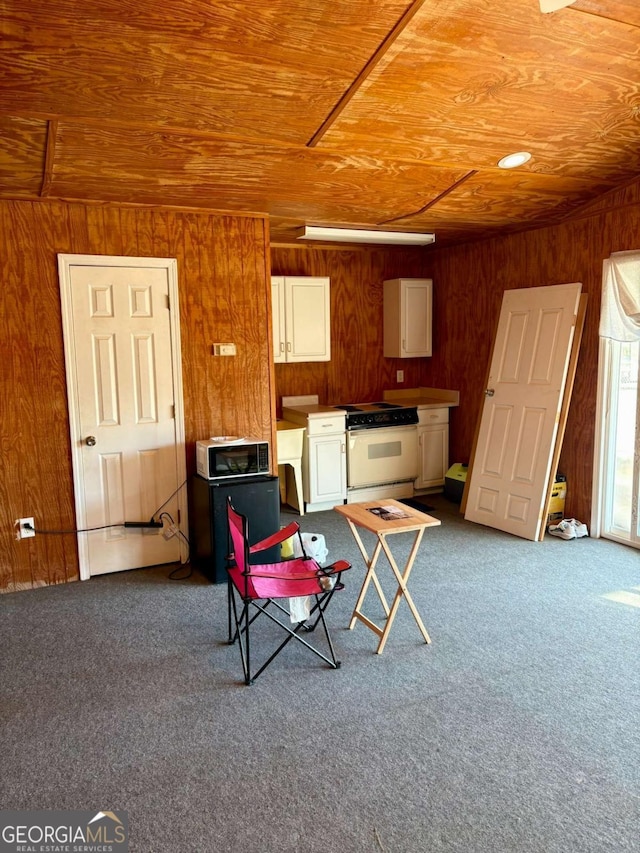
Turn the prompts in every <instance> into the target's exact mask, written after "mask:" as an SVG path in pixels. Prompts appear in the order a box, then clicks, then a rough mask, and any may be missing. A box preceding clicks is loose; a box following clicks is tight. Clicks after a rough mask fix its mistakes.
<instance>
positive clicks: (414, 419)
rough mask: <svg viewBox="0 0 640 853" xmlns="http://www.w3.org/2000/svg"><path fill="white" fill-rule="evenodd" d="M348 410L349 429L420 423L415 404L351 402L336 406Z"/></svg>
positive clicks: (347, 423)
mask: <svg viewBox="0 0 640 853" xmlns="http://www.w3.org/2000/svg"><path fill="white" fill-rule="evenodd" d="M334 408H336V409H341V410H342V411H344V412H346V413H347V414H346V426H347V429H348V430H349V429H374V428H377V429H380V428H382V427H392V426H404V425H408V424H417V423H418V410H417V408H416V407H415V406H402V405H400V404H398V403H388V402H386V401H384V402H377V403H355V404H353V403H351V404H349V405H345V406H334Z"/></svg>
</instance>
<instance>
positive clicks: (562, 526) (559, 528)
mask: <svg viewBox="0 0 640 853" xmlns="http://www.w3.org/2000/svg"><path fill="white" fill-rule="evenodd" d="M549 533H550V534H551V535H552V536H559V537H560V539H575V538H576V530H575V527H574V526H573V524H571V523H570V522H569V520H568V519H566V518H563V519H562V521H560V522H558V524H550V525H549Z"/></svg>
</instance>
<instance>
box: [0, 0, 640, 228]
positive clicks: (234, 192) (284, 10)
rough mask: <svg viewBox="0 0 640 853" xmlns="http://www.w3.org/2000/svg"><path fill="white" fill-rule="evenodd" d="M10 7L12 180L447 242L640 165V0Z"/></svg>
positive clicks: (3, 79) (0, 82) (1, 37)
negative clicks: (517, 162)
mask: <svg viewBox="0 0 640 853" xmlns="http://www.w3.org/2000/svg"><path fill="white" fill-rule="evenodd" d="M0 10H1V17H0V197H5V198H34V197H45V196H46V197H55V198H63V199H85V200H93V201H117V202H131V203H137V204H151V205H158V204H161V205H167V204H168V205H178V206H186V207H196V208H207V209H215V210H226V211H248V212H257V213H268V214H269V215H270V218H271V220H270V221H271V235H272V240H273V241H274V242H279V243H282V242H291V240H292V238H293V235H294V233H295V229H296V228H298V227H299V226H301V225H303V224H319V225H348V226H354V227H360V228H369V227H373V228H387V229H398V230H410V231H433V232H435V234H436V241H437V243H436V245H438V244H450V243H453V242H460V241H466V240H471V239H476V238H479V237H485V236H489V235H491V234H495V233H497V232H505V231H512V230H520V229H524V228H530V227H534V226H538V225H544V224H552V223H557V222H559V221H561V220H562V219H564V218H566V217H568V216H571V215H572V214H575V212H576V211H577V210H579V209H580V207H582V206H584V205H585V204H587V203H589V202H590V201H591V200H593V199H595V198H596V197H597V196H599V195H600V194H602V193H603V192H606V191H607V190H610V189H613V188H615V187H617V186H621V185H623V184H626V183H628V182H629V181H630V180H632V179H634V178H636V177H638V176H639V175H640V145H639V144H638V143H639V140H640V4H639V3H638V2H637V0H576V2H575V3H574V5H572V6H570V7H568V8H566V9H563V10H560V11H557V12H554V13H552V14H547V15H543V14H541V12H540V9H539V5H538V0H427V1H426V2H425V0H415V2H410V0H341V2H336V0H314V2H313V3H308V2H306V0H286V2H283V0H252V2H247V0H224V2H223V0H172V2H170V3H169V2H167V3H158V0H83V2H81V3H80V2H77V0H28V2H25V0H0ZM521 150H526V151H529V152H531V155H532V157H531V160H530V161H529V162H528V163H527V164H526V165H524V166H522V167H520V168H519V169H515V170H512V171H505V170H502V169H499V168H498V167H497V161H498V160H499V159H500V158H501V157H502V156H504V155H505V154H509V153H512V152H514V151H521Z"/></svg>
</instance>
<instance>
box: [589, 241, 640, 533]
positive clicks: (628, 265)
mask: <svg viewBox="0 0 640 853" xmlns="http://www.w3.org/2000/svg"><path fill="white" fill-rule="evenodd" d="M639 378H640V252H617V253H615V254H613V255H611V257H610V258H609V259H608V260H606V261H605V263H604V276H603V282H602V307H601V314H600V364H599V375H598V421H597V425H596V458H595V460H594V463H595V464H594V494H593V505H594V509H595V511H594V517H593V522H592V532H595V533H596V535H601V536H605V537H607V538H609V539H615V540H616V541H618V542H623V543H625V544H628V545H632V546H634V547H635V548H640V518H639V517H638V494H639V492H640V398H639V396H638V379H639Z"/></svg>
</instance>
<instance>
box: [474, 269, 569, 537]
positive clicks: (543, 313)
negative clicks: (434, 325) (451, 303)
mask: <svg viewBox="0 0 640 853" xmlns="http://www.w3.org/2000/svg"><path fill="white" fill-rule="evenodd" d="M580 291H581V285H580V284H562V285H555V286H551V287H532V288H526V289H520V290H508V291H506V292H505V294H504V297H503V302H502V309H501V312H500V318H499V321H498V329H497V332H496V340H495V344H494V351H493V356H492V359H491V366H490V369H489V381H488V385H487V389H486V391H485V401H484V406H483V410H482V413H481V419H480V429H479V432H478V441H477V445H476V452H475V456H474V460H473V467H472V470H471V474H470V481H469V486H468V492H467V507H466V512H465V518H466V519H469V520H470V521H475V522H478V523H480V524H485V525H487V526H489V527H496V528H498V529H499V530H505V531H507V532H508V533H514V534H516V535H517V536H522V537H523V538H524V539H532V540H535V539H537V538H538V534H539V532H540V526H541V524H542V515H543V512H544V501H545V496H546V487H547V483H548V480H549V476H550V473H551V472H550V466H551V458H552V451H553V448H554V442H555V438H556V434H557V429H558V416H559V412H560V408H561V405H562V396H563V393H564V387H565V381H566V376H567V366H568V363H569V356H570V353H571V344H572V341H573V335H574V329H575V323H576V317H577V311H578V305H579V300H580Z"/></svg>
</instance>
